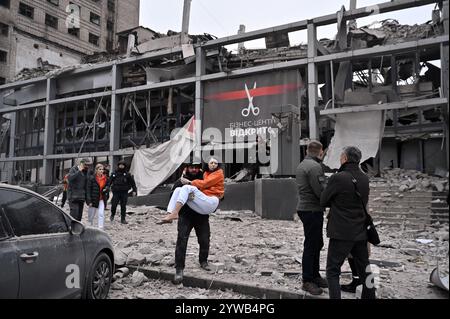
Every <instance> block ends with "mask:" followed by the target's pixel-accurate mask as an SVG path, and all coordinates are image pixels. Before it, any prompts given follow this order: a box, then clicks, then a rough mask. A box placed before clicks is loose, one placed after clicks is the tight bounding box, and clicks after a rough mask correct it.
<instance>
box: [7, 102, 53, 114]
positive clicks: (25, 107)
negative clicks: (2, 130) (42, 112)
mask: <svg viewBox="0 0 450 319" xmlns="http://www.w3.org/2000/svg"><path fill="white" fill-rule="evenodd" d="M46 105H47V102H38V103H31V104H26V105H19V106H11V107H6V108H3V109H0V115H1V114H6V113H13V112H17V111H22V110H28V109H34V108H38V107H44V106H46Z"/></svg>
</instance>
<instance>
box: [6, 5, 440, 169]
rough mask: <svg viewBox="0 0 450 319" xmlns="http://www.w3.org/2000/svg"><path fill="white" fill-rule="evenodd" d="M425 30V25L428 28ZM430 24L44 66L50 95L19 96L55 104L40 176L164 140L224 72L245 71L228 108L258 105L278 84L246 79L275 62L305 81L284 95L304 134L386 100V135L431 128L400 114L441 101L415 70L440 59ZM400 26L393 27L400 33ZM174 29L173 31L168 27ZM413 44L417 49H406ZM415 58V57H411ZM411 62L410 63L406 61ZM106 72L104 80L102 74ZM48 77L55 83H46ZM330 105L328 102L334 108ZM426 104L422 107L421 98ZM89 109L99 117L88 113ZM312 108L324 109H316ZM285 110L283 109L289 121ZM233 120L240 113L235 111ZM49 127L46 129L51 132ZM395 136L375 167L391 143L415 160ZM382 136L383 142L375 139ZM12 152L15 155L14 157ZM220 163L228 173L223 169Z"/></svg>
mask: <svg viewBox="0 0 450 319" xmlns="http://www.w3.org/2000/svg"><path fill="white" fill-rule="evenodd" d="M407 1H409V0H407ZM408 3H409V5H411V6H418V5H420V3H418V2H417V1H409V2H408ZM385 6H387V7H388V8H390V7H396V4H395V3H392V4H391V3H387V4H385ZM393 10H394V9H393ZM346 14H348V13H346ZM331 16H332V15H331ZM321 19H324V18H323V17H322V18H317V20H316V19H312V20H308V21H303V22H298V23H295V24H291V25H289V26H287V25H286V26H282V27H279V28H280V30H282V33H284V32H286V33H289V32H291V31H298V30H304V29H305V28H308V29H309V30H310V31H311V30H312V31H314V29H315V28H316V27H317V25H320V23H323V21H324V20H321ZM327 19H328V20H326V21H328V22H329V23H334V22H335V21H334V20H333V19H332V18H330V17H329V16H328V18H327ZM314 21H318V22H314ZM320 21H322V22H320ZM330 21H331V22H330ZM344 25H345V23H344ZM385 27H386V26H385ZM283 28H285V29H283ZM369 29H370V28H369ZM369 29H368V30H369ZM398 29H400V30H410V29H408V28H403V26H398ZM424 29H426V30H428V31H429V28H424ZM277 30H278V29H277ZM284 30H285V31H284ZM418 30H421V28H418ZM433 30H434V29H433ZM436 30H438V31H437V32H436V33H435V34H434V33H431V34H429V33H426V34H425V35H424V37H425V39H424V38H423V36H422V33H420V34H419V35H417V34H416V35H413V36H410V34H408V37H407V38H405V39H406V40H405V39H404V41H403V40H402V41H399V42H402V46H397V45H396V41H395V39H393V36H391V35H390V36H389V41H390V42H389V41H384V40H379V39H378V40H377V39H372V38H371V40H370V41H368V40H369V39H368V38H364V37H374V34H372V33H373V32H372V31H370V30H369V31H367V30H365V31H364V32H363V33H364V35H365V36H360V38H359V40H361V41H363V40H364V41H366V40H367V47H366V48H364V49H361V48H358V47H353V45H354V44H353V42H352V41H348V43H347V45H346V46H345V49H341V48H340V45H339V43H336V41H334V40H321V41H320V42H319V44H320V46H319V45H317V47H316V46H315V45H314V44H317V41H316V40H317V39H315V32H312V31H311V32H309V33H308V34H309V36H310V39H309V45H308V46H306V45H301V46H297V47H281V48H278V47H277V48H271V49H263V50H242V52H240V54H239V55H236V54H234V53H232V52H228V51H227V50H226V49H224V47H223V46H224V45H228V44H230V43H233V41H235V43H239V42H243V41H244V42H245V41H249V40H253V39H255V38H256V36H255V34H259V36H260V37H261V38H265V37H266V36H267V35H268V34H270V33H271V32H272V31H268V30H262V31H254V32H251V33H248V34H245V33H244V34H241V35H239V36H237V37H236V36H234V37H232V39H230V38H223V39H214V38H213V37H210V36H207V35H204V36H198V37H195V36H189V39H190V40H191V41H192V43H193V44H192V48H193V49H195V51H196V52H195V54H196V55H195V59H196V63H195V64H194V63H189V62H192V59H193V58H194V57H192V56H190V59H184V56H183V49H182V48H181V47H179V46H175V47H171V48H169V49H164V46H163V47H158V49H161V50H155V51H151V52H140V53H135V54H132V55H131V56H130V57H127V58H125V59H122V58H123V56H121V57H119V58H115V57H113V56H105V58H104V60H102V59H101V56H100V55H97V56H96V57H95V61H94V60H85V61H86V62H88V63H96V62H99V64H98V65H96V64H93V65H86V66H85V67H83V68H82V69H80V70H78V69H74V70H72V71H68V72H67V73H65V74H63V75H61V74H57V73H55V74H52V75H50V74H49V75H48V76H49V78H50V80H49V81H48V82H45V81H42V82H41V83H42V84H44V85H48V86H49V87H48V88H47V89H48V90H46V95H48V94H49V93H48V92H53V94H54V97H51V98H50V101H47V102H45V101H43V102H42V101H39V100H38V99H36V100H33V99H32V97H31V96H30V97H29V98H28V99H26V102H41V103H43V104H45V105H47V104H48V105H49V110H50V111H48V113H49V114H48V115H49V116H50V117H49V118H53V115H52V114H53V113H55V114H54V118H55V123H46V124H47V126H48V127H50V128H52V127H53V126H54V127H55V132H50V133H49V135H48V136H45V135H44V142H45V144H46V145H47V146H49V147H50V148H48V149H51V150H52V151H51V152H50V153H48V154H44V155H43V156H44V160H43V165H44V167H46V171H45V174H44V175H50V176H52V171H50V170H48V169H49V168H51V169H52V170H53V173H54V172H55V171H57V170H58V165H60V164H57V163H60V162H61V160H62V159H63V158H65V157H67V158H69V157H77V156H78V155H79V154H83V155H87V156H89V157H92V158H94V160H98V159H99V158H100V159H101V160H102V161H104V160H105V158H106V157H108V161H109V162H110V163H111V165H114V164H113V163H114V161H116V160H117V159H118V158H120V157H127V159H128V157H129V156H132V154H133V152H134V150H136V149H139V148H141V147H148V146H151V145H154V144H157V143H161V142H164V141H167V139H168V138H169V137H170V132H171V131H172V130H173V129H174V128H176V127H180V126H182V125H183V124H184V123H185V121H186V119H187V118H189V116H192V115H193V114H196V115H197V116H200V117H201V116H202V113H203V110H204V106H205V105H204V103H205V101H207V100H206V99H205V96H203V94H204V91H205V88H206V87H207V83H210V82H213V81H219V80H225V81H229V80H230V79H233V81H234V80H236V81H237V82H239V80H242V81H245V79H250V78H251V79H253V81H249V83H247V89H248V92H246V90H245V84H246V83H240V85H238V86H237V87H236V88H234V90H235V91H236V92H234V93H236V94H237V98H236V99H235V100H234V102H233V103H234V104H233V106H235V111H236V114H237V115H238V116H239V117H243V115H242V113H241V111H242V110H243V109H248V108H249V105H250V104H251V103H253V107H264V106H265V105H264V103H262V102H261V99H262V98H263V97H262V95H264V94H265V93H264V92H266V91H267V90H268V89H269V91H267V92H272V91H270V90H273V89H277V90H279V89H280V87H275V88H273V87H271V86H270V85H265V86H263V87H260V86H259V85H258V84H256V86H255V83H254V82H255V81H257V82H258V81H259V80H254V78H253V77H255V78H256V77H257V76H258V75H261V74H265V73H266V74H269V75H270V74H273V75H275V74H277V73H279V72H280V70H283V71H285V70H289V71H291V70H292V71H296V72H297V73H298V74H299V76H300V77H301V79H300V80H301V81H302V82H303V81H304V83H305V84H306V83H308V85H305V87H302V88H300V87H296V88H295V89H296V90H298V92H297V91H296V93H298V94H296V96H297V98H296V99H295V100H294V101H289V104H292V105H293V106H295V107H299V108H300V111H299V112H298V113H300V124H301V127H300V128H299V129H301V132H302V136H301V138H303V139H305V138H308V137H310V136H313V135H311V134H312V133H311V132H314V131H315V130H316V129H320V133H321V135H320V136H319V138H320V139H321V140H324V141H325V142H326V143H325V144H327V143H328V142H329V139H330V138H331V135H332V134H333V133H334V127H333V124H330V123H331V122H332V120H327V118H326V116H327V115H326V114H325V113H322V112H324V111H326V112H327V111H329V112H340V111H343V112H347V111H346V109H350V110H353V109H354V112H359V111H365V109H364V108H366V107H369V108H374V111H375V110H384V109H387V110H389V109H390V108H394V109H397V110H400V111H387V112H390V113H391V117H390V118H389V120H390V121H392V124H395V125H388V123H386V131H385V133H386V134H385V137H401V138H404V136H405V134H411V132H415V131H417V130H419V131H420V130H425V129H426V130H428V132H430V133H436V132H442V128H443V122H442V118H440V117H439V116H437V117H434V118H435V119H436V120H433V121H434V122H433V121H429V122H427V121H428V120H427V119H426V118H430V114H427V116H424V115H423V114H422V115H417V120H416V119H415V118H414V117H415V115H412V116H411V115H410V114H406V113H409V112H411V111H414V110H418V109H420V108H421V107H422V106H423V105H426V104H427V103H434V101H436V103H437V104H436V105H433V108H440V107H441V105H442V103H444V102H443V100H442V99H440V96H439V87H440V79H439V80H437V81H436V80H435V76H432V77H431V78H426V77H424V74H420V73H419V75H418V74H417V71H418V70H419V68H417V67H416V64H417V63H416V62H419V63H420V64H423V63H428V62H429V61H432V60H439V59H440V49H439V47H440V45H441V44H442V43H445V41H447V42H448V37H447V38H446V40H445V39H443V36H442V32H441V31H439V28H436ZM428 31H427V32H428ZM402 32H403V31H402ZM402 32H400V35H402V34H404V33H402ZM408 32H409V31H408ZM173 35H174V33H170V35H169V33H168V35H167V38H168V39H170V37H171V36H173ZM175 36H178V35H177V34H175ZM376 36H377V37H380V34H379V33H376ZM394 36H395V34H394ZM423 39H424V40H423ZM166 40H167V39H166ZM350 40H351V37H350ZM422 40H423V41H422ZM380 41H381V42H380ZM408 41H409V42H408ZM149 42H151V41H149ZM388 42H389V43H388ZM355 43H356V41H355ZM150 44H151V43H150ZM150 44H149V46H150V47H151V45H150ZM153 44H155V43H153ZM156 44H157V43H156ZM272 44H273V43H272ZM274 45H275V44H274ZM414 51H416V52H418V53H419V54H418V55H415V54H414V53H411V52H414ZM417 58H419V60H418V61H417ZM111 61H113V62H111ZM411 61H412V63H411ZM343 62H347V64H348V65H349V68H348V70H350V71H351V73H349V74H344V75H345V79H349V81H350V82H349V83H346V86H345V88H347V90H346V91H345V90H344V91H343V92H341V93H342V94H341V95H336V94H335V93H336V92H335V91H336V86H335V85H333V83H336V82H337V81H338V80H339V79H340V76H338V73H339V71H338V70H339V64H340V63H343ZM411 65H414V66H413V67H411ZM194 67H195V69H194ZM194 71H195V72H194ZM298 71H300V72H298ZM316 71H317V72H316ZM101 73H104V74H105V75H106V76H105V79H106V80H105V81H103V82H102V84H101V85H95V80H96V79H101V78H102V76H100V75H101ZM316 73H317V74H316ZM341 73H342V72H341ZM437 73H438V74H439V76H440V73H441V71H440V70H439V71H438V72H437ZM80 74H83V75H82V76H81V75H80ZM108 77H110V78H111V79H112V81H109V80H108V79H107V78H108ZM375 78H377V79H375ZM368 79H370V81H369V80H368ZM61 81H66V82H65V85H63V86H62V85H61V83H62V82H61ZM233 81H229V82H230V83H232V82H233ZM109 82H112V83H109ZM430 83H431V85H430ZM347 84H348V85H347ZM52 85H55V87H54V88H53V87H52ZM103 85H104V86H105V87H103ZM19 86H20V85H19ZM63 87H64V89H63ZM319 87H321V95H319V94H317V96H315V94H314V92H315V91H318V88H319ZM281 88H282V87H281ZM306 88H308V91H306ZM0 90H1V88H0ZM21 91H22V90H21ZM23 92H25V91H23ZM23 92H20V93H19V92H16V96H17V95H20V94H22V95H23ZM267 92H266V93H267ZM219 93H220V92H219ZM222 93H223V92H222ZM263 93H264V94H263ZM306 93H308V94H306ZM249 95H250V96H249ZM339 96H341V97H342V100H338V99H337V98H336V97H339ZM34 97H35V98H37V97H38V96H37V95H35V96H34ZM39 98H42V95H39ZM102 99H103V100H102ZM333 99H334V101H333ZM100 100H102V102H101V103H100V104H101V105H102V107H101V108H98V107H97V106H96V104H97V103H98V102H99V101H100ZM24 101H25V100H24V99H22V100H21V102H22V103H16V104H20V105H18V107H20V108H21V107H26V105H23V103H24ZM280 101H283V100H280ZM406 102H407V103H406ZM261 103H262V104H261ZM280 103H284V102H280ZM395 103H399V104H395ZM402 103H406V104H402ZM12 105H15V104H12ZM411 105H413V106H411ZM334 106H335V108H333V107H334ZM36 107H37V106H36ZM279 107H280V108H281V110H282V109H283V107H282V106H281V105H280V106H279ZM327 107H328V108H327ZM376 107H378V108H379V109H376ZM426 107H429V108H431V106H430V104H429V105H426ZM326 108H327V109H326ZM11 109H13V108H10V110H11ZM97 109H98V114H97V115H98V118H96V116H95V113H97V111H96V110H97ZM250 111H251V109H250ZM0 112H1V109H0ZM274 112H275V111H274ZM414 112H415V111H414ZM262 113H263V112H261V114H262ZM431 113H432V112H431ZM264 114H265V113H264ZM320 114H322V115H323V116H319V115H320ZM330 114H333V113H330ZM249 115H250V114H249ZM213 116H215V117H217V114H213ZM294 117H295V116H291V120H293V119H294ZM431 118H433V116H431ZM94 119H95V121H94ZM251 119H255V120H258V119H259V118H258V117H257V115H255V114H253V113H252V114H251ZM316 119H317V120H316ZM291 120H288V125H284V124H286V123H277V122H276V121H273V123H272V124H275V125H277V124H280V127H281V128H282V129H284V130H285V131H286V132H288V133H289V132H290V131H292V129H293V128H294V127H295V128H296V129H297V126H294V125H289V123H291V122H292V121H291ZM295 120H296V118H295ZM289 121H291V122H289ZM235 122H239V120H236V121H235ZM91 123H93V124H91ZM239 123H240V122H239ZM242 123H244V125H247V124H248V121H244V120H242ZM297 124H298V123H297ZM297 124H296V125H297ZM94 131H95V133H94ZM318 131H319V130H318ZM244 132H245V130H244ZM53 133H55V134H54V135H55V138H54V139H53V136H52V135H53ZM200 133H201V132H200ZM96 134H97V135H96ZM288 135H289V136H290V137H291V139H292V138H295V140H297V139H298V137H297V135H295V134H290V133H289V134H287V133H286V140H288V139H289V136H288ZM84 136H87V140H86V142H85V143H83V139H84ZM394 141H395V140H394ZM204 142H206V141H204ZM289 142H290V143H291V144H292V145H295V146H296V149H295V152H299V151H300V150H299V148H297V143H296V141H294V142H292V141H289ZM303 142H304V141H303ZM398 143H399V142H398V141H395V142H392V141H390V142H389V148H388V152H389V154H388V155H389V156H386V157H383V156H382V162H383V163H385V162H388V164H387V165H381V167H383V166H389V164H390V159H389V157H390V156H391V152H392V154H394V153H395V152H394V150H398V151H399V152H398V154H396V158H397V159H396V160H395V161H394V162H393V165H392V166H394V167H395V166H396V165H398V164H399V165H407V166H408V165H410V166H415V167H417V163H404V162H402V158H403V156H402V149H404V152H405V154H406V155H407V154H409V152H410V150H409V146H405V147H403V146H402V147H399V145H400V144H398ZM75 144H76V145H75ZM407 144H408V143H406V144H405V145H407ZM37 145H39V144H37ZM382 145H384V144H383V143H382ZM39 146H40V145H39ZM52 147H53V148H54V150H53V148H52ZM16 148H17V147H15V149H16ZM429 149H431V150H434V149H435V147H434V146H433V147H431V148H428V147H427V146H425V147H423V150H426V151H428V150H429ZM416 151H417V150H416ZM382 152H383V148H382ZM16 153H17V152H16ZM283 154H284V153H283ZM13 156H14V155H13ZM15 156H17V154H15ZM292 158H295V157H292ZM421 158H423V156H422V157H421ZM20 160H21V161H24V159H23V158H21V159H20ZM0 161H1V160H0ZM423 164H424V168H426V169H430V168H428V165H429V166H433V165H437V164H439V163H437V162H435V161H431V162H428V164H426V162H424V163H423ZM60 168H61V166H60ZM233 169H235V168H233ZM226 171H227V173H229V172H230V171H229V169H228V168H226ZM37 175H38V174H36V175H34V176H37ZM53 177H55V176H53Z"/></svg>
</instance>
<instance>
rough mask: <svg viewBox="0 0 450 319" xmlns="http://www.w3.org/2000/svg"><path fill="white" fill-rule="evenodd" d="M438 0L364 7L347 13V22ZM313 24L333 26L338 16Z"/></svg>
mask: <svg viewBox="0 0 450 319" xmlns="http://www.w3.org/2000/svg"><path fill="white" fill-rule="evenodd" d="M437 2H439V1H437V0H395V1H389V2H382V3H379V4H374V5H370V6H367V7H362V8H359V9H356V10H350V11H346V12H345V14H344V19H345V20H353V19H359V18H364V17H368V16H373V15H377V14H381V13H387V12H392V11H398V10H402V9H407V8H415V7H421V6H424V5H427V4H432V3H437ZM313 22H314V24H315V25H317V26H323V25H327V24H333V23H336V22H337V17H336V14H329V15H326V16H322V17H318V18H315V19H313Z"/></svg>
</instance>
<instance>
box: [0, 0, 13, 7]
mask: <svg viewBox="0 0 450 319" xmlns="http://www.w3.org/2000/svg"><path fill="white" fill-rule="evenodd" d="M0 7H4V8H6V9H10V8H11V1H10V0H0Z"/></svg>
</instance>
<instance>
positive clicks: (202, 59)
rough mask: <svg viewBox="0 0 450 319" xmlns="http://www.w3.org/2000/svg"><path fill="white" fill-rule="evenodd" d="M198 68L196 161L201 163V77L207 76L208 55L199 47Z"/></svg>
mask: <svg viewBox="0 0 450 319" xmlns="http://www.w3.org/2000/svg"><path fill="white" fill-rule="evenodd" d="M195 54H196V67H195V76H196V80H195V138H196V140H197V141H198V143H199V146H198V147H197V148H196V149H195V150H194V160H195V161H201V158H202V157H201V146H202V123H201V120H202V114H203V83H202V81H201V80H200V77H201V76H202V75H204V74H205V70H206V68H205V63H206V55H205V51H204V50H203V49H202V48H201V47H198V48H197V49H196V52H195Z"/></svg>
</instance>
